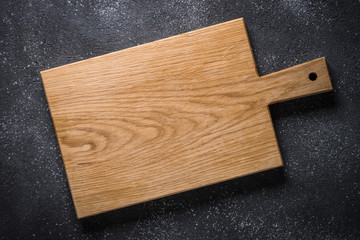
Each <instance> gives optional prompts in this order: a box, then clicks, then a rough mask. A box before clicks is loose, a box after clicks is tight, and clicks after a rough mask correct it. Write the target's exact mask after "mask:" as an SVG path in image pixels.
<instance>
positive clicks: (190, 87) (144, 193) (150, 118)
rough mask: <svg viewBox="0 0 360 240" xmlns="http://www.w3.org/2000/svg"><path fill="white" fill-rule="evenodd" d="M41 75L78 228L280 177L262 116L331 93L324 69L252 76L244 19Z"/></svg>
mask: <svg viewBox="0 0 360 240" xmlns="http://www.w3.org/2000/svg"><path fill="white" fill-rule="evenodd" d="M41 76H42V79H43V84H44V88H45V91H46V96H47V100H48V103H49V106H50V111H51V115H52V118H53V122H54V126H55V129H56V134H57V138H58V142H59V145H60V149H61V153H62V157H63V161H64V164H65V169H66V173H67V177H68V180H69V185H70V189H71V193H72V196H73V200H74V203H75V208H76V212H77V216H78V217H79V218H82V217H87V216H91V215H94V214H98V213H102V212H105V211H109V210H112V209H116V208H121V207H126V206H130V205H133V204H136V203H141V202H144V201H149V200H152V199H156V198H160V197H164V196H168V195H171V194H175V193H179V192H183V191H186V190H190V189H194V188H198V187H202V186H206V185H209V184H214V183H218V182H221V181H225V180H229V179H233V178H237V177H240V176H244V175H248V174H251V173H256V172H259V171H264V170H267V169H271V168H276V167H280V166H282V159H281V155H280V152H279V148H278V145H277V141H276V137H275V133H274V129H273V125H272V121H271V116H270V114H269V109H268V105H269V104H272V103H275V102H280V101H285V100H288V99H293V98H297V97H302V96H306V95H310V94H316V93H322V92H325V91H329V90H331V89H332V86H331V82H330V79H329V75H328V71H327V67H326V63H325V59H324V58H320V59H316V60H313V61H311V62H307V63H304V64H300V65H298V66H295V67H291V68H288V69H285V70H283V71H280V72H276V73H272V74H269V75H266V76H262V77H259V75H258V73H257V71H256V66H255V62H254V58H253V55H252V52H251V47H250V44H249V39H248V36H247V33H246V28H245V25H244V21H243V19H236V20H233V21H229V22H225V23H222V24H218V25H215V26H211V27H207V28H203V29H199V30H196V31H192V32H188V33H184V34H181V35H178V36H174V37H170V38H167V39H163V40H159V41H155V42H152V43H148V44H144V45H141V46H136V47H132V48H129V49H125V50H121V51H118V52H114V53H110V54H106V55H103V56H100V57H95V58H91V59H87V60H84V61H80V62H76V63H72V64H69V65H65V66H61V67H57V68H53V69H50V70H46V71H43V72H41ZM310 78H311V79H312V80H314V79H315V78H316V80H314V81H312V80H310Z"/></svg>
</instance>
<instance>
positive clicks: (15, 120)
mask: <svg viewBox="0 0 360 240" xmlns="http://www.w3.org/2000/svg"><path fill="white" fill-rule="evenodd" d="M359 12H360V2H359V1H340V0H336V1H312V0H309V1H305V0H301V1H300V0H294V1H290V0H272V1H265V0H257V1H250V0H245V1H234V0H226V1H205V0H201V1H190V0H180V1H163V0H155V1H140V0H124V1H116V2H115V1H108V0H95V1H85V0H79V1H74V0H67V1H47V0H45V1H36V0H29V1H24V2H22V3H20V2H17V1H2V2H1V3H0V63H1V68H0V78H1V81H0V196H1V197H0V239H360V221H359V220H360V201H359V199H360V186H359V185H360V177H359V174H360V120H359V119H360V94H359V93H360V60H359V56H360V52H359V46H360V39H359V35H360V15H359ZM239 17H244V19H245V23H246V26H247V29H248V34H249V37H250V41H251V45H252V48H253V52H254V56H255V60H256V63H257V67H258V70H259V73H260V74H261V75H264V74H268V73H271V72H274V71H278V70H281V69H284V68H287V67H290V66H292V65H295V64H299V63H302V62H306V61H309V60H312V59H314V58H317V57H321V56H325V57H326V59H327V63H328V67H329V72H330V75H331V78H332V82H333V86H334V92H332V93H326V94H321V95H317V96H313V97H308V98H303V99H298V100H293V101H289V102H284V103H280V104H276V105H273V106H271V107H270V110H271V113H272V117H273V121H274V127H275V130H276V135H277V138H278V142H279V145H280V149H281V152H282V156H283V159H284V164H285V165H284V167H283V168H280V169H275V170H271V171H267V172H264V173H259V174H255V175H252V176H248V177H244V178H240V179H235V180H232V181H229V182H225V183H221V184H216V185H213V186H209V187H206V188H201V189H197V190H193V191H190V192H186V193H182V194H178V195H174V196H171V197H167V198H164V199H158V200H154V201H151V202H148V203H144V204H139V205H136V206H133V207H129V208H124V209H120V210H116V211H112V212H109V213H105V214H102V215H98V216H94V217H90V218H86V219H83V220H78V219H76V215H75V210H74V206H73V203H72V199H71V194H70V191H69V187H68V185H67V179H66V174H65V171H64V167H63V164H62V160H61V155H60V151H59V148H58V144H57V141H56V137H55V133H54V129H53V125H52V122H51V117H50V113H49V109H48V106H47V102H46V98H45V93H44V90H43V87H42V83H41V79H40V74H39V72H40V71H41V70H45V69H49V68H52V67H56V66H60V65H63V64H68V63H72V62H75V61H79V60H82V59H86V58H89V57H93V56H98V55H102V54H105V53H108V52H112V51H116V50H119V49H124V48H128V47H132V46H135V45H139V44H142V43H146V42H150V41H154V40H157V39H161V38H165V37H169V36H173V35H176V34H180V33H183V32H187V31H191V30H194V29H199V28H202V27H206V26H209V25H213V24H216V23H220V22H224V21H227V20H232V19H235V18H239Z"/></svg>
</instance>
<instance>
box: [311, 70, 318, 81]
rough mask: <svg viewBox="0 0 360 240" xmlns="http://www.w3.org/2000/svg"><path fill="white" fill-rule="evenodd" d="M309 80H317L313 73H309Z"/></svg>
mask: <svg viewBox="0 0 360 240" xmlns="http://www.w3.org/2000/svg"><path fill="white" fill-rule="evenodd" d="M309 79H310V80H311V81H315V80H316V79H317V74H316V73H314V72H312V73H310V74H309Z"/></svg>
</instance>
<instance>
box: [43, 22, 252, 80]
mask: <svg viewBox="0 0 360 240" xmlns="http://www.w3.org/2000/svg"><path fill="white" fill-rule="evenodd" d="M233 22H239V23H242V24H243V27H244V30H245V35H246V39H247V41H248V44H249V45H250V40H249V36H248V34H247V31H246V26H245V21H244V18H236V19H233V20H230V21H226V22H222V23H217V24H214V25H210V26H207V27H202V28H198V29H195V30H191V31H188V32H184V33H180V34H177V35H173V36H170V37H166V38H162V39H158V40H154V41H151V42H147V43H143V44H139V45H136V46H132V47H128V48H124V49H120V50H116V51H113V52H110V53H106V54H102V55H99V56H95V57H91V58H87V59H84V60H80V61H76V62H73V63H68V64H65V65H61V66H57V67H53V68H49V69H45V70H42V71H40V74H41V76H42V79H43V75H42V74H43V73H47V72H50V71H55V70H60V69H61V68H64V67H68V66H71V65H76V64H79V63H84V62H87V61H93V60H95V59H97V58H100V57H103V56H110V55H114V54H118V53H119V52H124V51H129V50H132V49H136V48H139V47H143V46H147V45H151V44H156V43H160V42H163V41H168V40H170V39H172V38H177V37H180V36H186V35H191V34H194V33H196V32H198V31H204V30H209V29H212V28H216V27H220V26H221V25H227V24H230V23H233ZM250 48H251V45H250ZM251 53H252V52H251ZM251 55H252V58H253V62H254V64H255V58H254V55H253V54H251ZM256 72H257V70H256ZM43 81H44V79H43Z"/></svg>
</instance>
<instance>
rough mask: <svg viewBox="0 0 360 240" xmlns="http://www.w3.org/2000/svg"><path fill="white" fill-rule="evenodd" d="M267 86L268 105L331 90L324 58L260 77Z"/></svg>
mask: <svg viewBox="0 0 360 240" xmlns="http://www.w3.org/2000/svg"><path fill="white" fill-rule="evenodd" d="M261 79H262V80H263V81H260V82H262V83H265V84H266V86H269V89H268V90H267V92H268V93H269V94H267V96H266V101H267V102H268V104H272V103H277V102H282V101H286V100H291V99H294V98H299V97H304V96H308V95H313V94H317V93H323V92H327V91H330V90H332V85H331V81H330V77H329V72H328V69H327V66H326V61H325V58H324V57H322V58H318V59H315V60H312V61H309V62H306V63H303V64H299V65H296V66H294V67H290V68H287V69H284V70H281V71H278V72H275V73H271V74H268V75H265V76H262V77H261Z"/></svg>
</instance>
